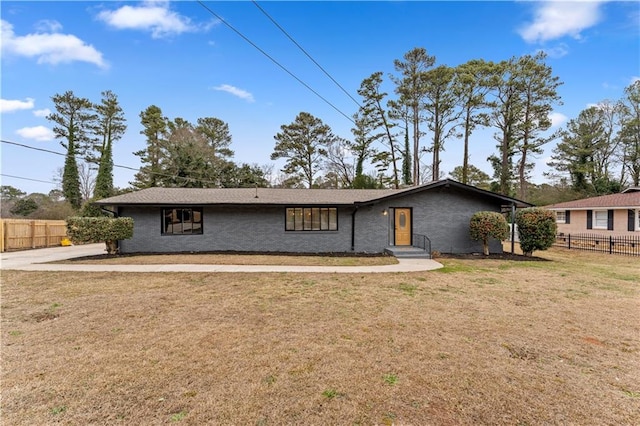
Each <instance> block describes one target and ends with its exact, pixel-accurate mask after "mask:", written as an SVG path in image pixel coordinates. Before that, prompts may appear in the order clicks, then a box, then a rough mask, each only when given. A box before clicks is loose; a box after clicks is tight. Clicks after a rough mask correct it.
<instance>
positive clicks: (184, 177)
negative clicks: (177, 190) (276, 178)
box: [0, 139, 218, 186]
mask: <svg viewBox="0 0 640 426" xmlns="http://www.w3.org/2000/svg"><path fill="white" fill-rule="evenodd" d="M0 142H2V143H6V144H9V145H15V146H19V147H22V148H27V149H32V150H34V151H41V152H46V153H49V154H55V155H60V156H63V157H66V156H67V154H65V153H63V152H58V151H52V150H50V149H44V148H38V147H35V146H30V145H25V144H22V143H18V142H12V141H8V140H5V139H0ZM75 157H76V159H78V158H79V159H81V160H85V158H83V157H82V156H80V155H78V154H76V155H75ZM92 163H94V164H95V163H96V162H95V161H92ZM113 167H117V168H120V169H127V170H133V171H134V172H139V171H140V169H139V168H137V169H136V168H135V167H129V166H122V165H120V164H114V165H113ZM147 173H149V174H152V175H156V176H162V177H168V178H173V179H183V180H185V181H187V182H190V181H197V182H202V183H211V184H214V185H216V186H218V182H214V181H211V180H203V179H196V178H192V177H188V176H178V175H169V174H166V173H160V172H153V171H151V170H149V171H147ZM7 176H8V175H7ZM46 183H50V182H46Z"/></svg>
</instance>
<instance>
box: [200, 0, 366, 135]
mask: <svg viewBox="0 0 640 426" xmlns="http://www.w3.org/2000/svg"><path fill="white" fill-rule="evenodd" d="M198 4H199V5H200V6H202V7H203V8H204V9H205V10H206V11H208V12H209V13H210V14H211V15H213V16H215V17H216V18H217V19H218V20H220V22H222V23H223V24H225V25H226V26H227V27H228V28H229V29H231V30H232V31H233V32H235V33H236V34H238V35H239V36H240V37H241V38H242V39H243V40H244V41H246V42H247V43H249V44H250V45H251V46H253V47H254V48H255V49H257V50H258V51H259V52H260V53H262V54H263V55H264V56H266V57H267V58H269V60H271V62H273V63H274V64H276V65H277V66H278V67H280V69H282V70H283V71H284V72H286V73H287V74H289V75H290V76H291V77H293V78H294V79H295V80H296V81H297V82H298V83H300V84H302V85H303V86H304V87H306V88H307V89H308V90H310V91H311V92H312V93H313V94H314V95H316V96H317V97H319V98H320V99H322V100H323V101H324V102H325V103H326V104H327V105H329V106H330V107H331V108H333V109H334V110H336V111H337V112H338V113H339V114H341V115H342V116H344V117H345V118H346V119H347V120H349V121H350V122H352V123H353V124H356V123H355V121H354V120H353V119H352V118H351V117H350V116H349V115H347V114H345V113H344V112H342V111H341V110H340V109H339V108H338V107H337V106H335V105H334V104H332V103H331V102H329V101H328V100H327V99H326V98H324V97H323V96H322V95H321V94H320V93H318V92H317V91H315V90H314V89H313V88H312V87H311V86H309V85H308V84H307V83H305V82H304V81H302V80H301V79H300V78H299V77H298V76H296V75H295V74H294V73H293V72H291V71H289V70H288V69H287V68H286V67H285V66H284V65H282V64H281V63H280V62H278V61H277V60H275V59H274V58H273V57H272V56H271V55H269V54H268V53H267V52H265V51H264V50H262V49H261V48H260V47H259V46H258V45H257V44H255V43H254V42H253V41H251V40H250V39H249V38H248V37H247V36H245V35H244V34H242V33H241V32H240V31H239V30H237V29H236V28H235V27H234V26H232V25H231V24H230V23H228V22H227V21H225V20H224V19H223V18H222V17H221V16H220V15H218V14H217V13H215V12H214V11H213V10H211V9H210V8H209V7H208V6H207V5H205V4H204V3H203V2H202V1H200V0H198Z"/></svg>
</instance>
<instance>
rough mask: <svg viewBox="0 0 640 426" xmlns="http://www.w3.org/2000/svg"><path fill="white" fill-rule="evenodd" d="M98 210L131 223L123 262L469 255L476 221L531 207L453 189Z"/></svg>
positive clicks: (181, 197)
mask: <svg viewBox="0 0 640 426" xmlns="http://www.w3.org/2000/svg"><path fill="white" fill-rule="evenodd" d="M96 204H97V205H99V206H101V207H102V208H105V209H109V210H111V211H113V212H114V213H115V214H116V215H117V216H127V217H131V218H133V220H134V236H133V238H131V239H129V240H123V241H120V252H121V253H136V252H204V251H206V252H211V251H237V252H290V253H383V252H384V251H385V250H391V251H393V250H394V249H398V248H404V247H407V248H408V247H413V246H415V247H420V248H422V249H424V250H425V251H426V252H427V253H430V252H431V251H439V252H442V253H471V252H479V251H481V250H482V244H481V242H478V241H473V240H471V239H470V237H469V220H470V218H471V216H472V215H473V214H474V213H475V212H478V211H483V210H487V211H497V212H500V211H504V210H505V209H506V210H510V209H512V208H513V207H515V208H519V207H529V206H531V205H530V204H528V203H525V202H523V201H519V200H516V199H514V198H510V197H506V196H503V195H500V194H496V193H493V192H489V191H485V190H482V189H479V188H476V187H473V186H469V185H464V184H462V183H459V182H456V181H454V180H450V179H444V180H440V181H436V182H432V183H428V184H426V185H422V186H416V187H411V188H406V189H394V190H391V189H337V190H332V189H276V188H234V189H232V188H215V189H213V188H212V189H201V188H149V189H143V190H140V191H136V192H132V193H128V194H123V195H118V196H115V197H111V198H107V199H103V200H100V201H98V202H96ZM491 250H492V251H493V252H501V251H502V246H501V244H500V243H499V242H497V241H496V242H494V244H493V246H492V247H491Z"/></svg>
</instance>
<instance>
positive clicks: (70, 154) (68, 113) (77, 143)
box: [47, 91, 96, 209]
mask: <svg viewBox="0 0 640 426" xmlns="http://www.w3.org/2000/svg"><path fill="white" fill-rule="evenodd" d="M51 100H52V101H53V103H54V106H55V109H56V112H54V113H51V114H49V115H48V116H47V120H49V121H52V122H54V123H55V126H54V127H53V132H54V134H55V135H56V138H57V139H60V144H61V145H62V146H63V147H65V148H66V149H67V154H66V156H65V162H64V170H63V174H62V192H63V194H64V197H65V199H66V200H67V201H68V202H69V203H70V204H71V205H72V206H73V208H75V209H79V208H80V206H81V205H82V196H81V193H80V177H79V175H78V163H77V160H76V155H77V154H78V153H80V154H81V155H86V154H87V153H88V152H89V150H90V148H91V146H92V142H93V141H92V139H91V137H90V135H89V130H90V128H91V126H92V124H93V122H94V121H95V119H96V115H95V114H94V113H93V111H92V108H93V104H92V103H91V102H90V101H89V99H86V98H79V97H77V96H75V95H74V94H73V92H72V91H67V92H65V93H63V94H56V95H54V96H52V98H51Z"/></svg>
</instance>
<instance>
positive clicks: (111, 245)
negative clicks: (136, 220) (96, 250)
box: [67, 217, 133, 254]
mask: <svg viewBox="0 0 640 426" xmlns="http://www.w3.org/2000/svg"><path fill="white" fill-rule="evenodd" d="M67 233H68V235H69V237H70V238H71V241H73V242H74V243H97V242H100V241H104V242H105V244H106V246H107V253H109V254H116V253H117V251H118V240H126V239H128V238H131V237H133V219H132V218H130V217H118V218H111V217H70V218H68V219H67Z"/></svg>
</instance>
